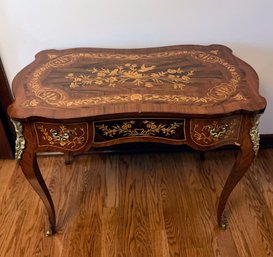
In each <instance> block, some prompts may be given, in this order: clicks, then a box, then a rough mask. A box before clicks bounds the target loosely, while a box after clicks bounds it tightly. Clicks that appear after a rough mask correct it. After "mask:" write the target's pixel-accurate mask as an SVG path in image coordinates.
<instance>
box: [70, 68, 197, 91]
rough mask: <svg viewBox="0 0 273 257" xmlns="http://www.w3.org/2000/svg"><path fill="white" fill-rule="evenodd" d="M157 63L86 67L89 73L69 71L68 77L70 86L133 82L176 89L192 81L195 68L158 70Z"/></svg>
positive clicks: (114, 85)
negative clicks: (109, 67)
mask: <svg viewBox="0 0 273 257" xmlns="http://www.w3.org/2000/svg"><path fill="white" fill-rule="evenodd" d="M156 69H157V67H156V66H155V65H151V66H146V65H145V64H142V65H141V66H139V65H137V64H131V63H126V64H124V65H117V66H116V67H115V68H113V69H108V68H96V67H93V68H91V69H86V71H87V72H88V74H74V73H69V74H68V75H67V76H66V78H68V79H71V80H72V82H71V83H70V85H69V86H70V88H77V87H88V86H96V85H98V86H105V85H107V86H109V87H116V86H117V85H120V86H123V85H125V83H131V84H133V85H135V86H138V87H146V88H151V87H154V86H156V85H157V86H158V85H160V84H161V85H162V84H170V85H172V87H173V88H174V89H183V88H184V87H185V86H186V84H188V83H190V79H191V76H192V75H193V74H194V70H193V69H191V70H189V71H184V70H182V69H181V68H177V69H167V70H163V71H156Z"/></svg>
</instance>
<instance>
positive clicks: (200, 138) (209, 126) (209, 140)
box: [190, 116, 242, 146]
mask: <svg viewBox="0 0 273 257" xmlns="http://www.w3.org/2000/svg"><path fill="white" fill-rule="evenodd" d="M241 123H242V118H241V116H232V117H228V118H222V119H191V121H190V136H191V139H192V141H193V142H194V143H195V144H197V145H199V146H218V145H221V144H224V143H225V144H226V143H238V142H239V137H240V127H241Z"/></svg>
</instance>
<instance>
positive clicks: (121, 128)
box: [93, 118, 186, 146]
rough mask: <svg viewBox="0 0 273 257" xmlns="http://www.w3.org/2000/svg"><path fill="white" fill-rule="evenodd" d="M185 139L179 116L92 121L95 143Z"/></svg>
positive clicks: (178, 140) (170, 141) (180, 140)
mask: <svg viewBox="0 0 273 257" xmlns="http://www.w3.org/2000/svg"><path fill="white" fill-rule="evenodd" d="M185 140H186V136H185V120H184V119H179V118H128V119H127V118H126V119H118V120H117V119H113V120H104V121H96V122H94V123H93V144H95V145H105V146H106V145H111V144H115V143H125V142H136V141H138V142H141V141H147V142H162V143H164V142H165V143H174V144H181V143H183V142H184V141H185Z"/></svg>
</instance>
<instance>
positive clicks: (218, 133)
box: [209, 124, 228, 138]
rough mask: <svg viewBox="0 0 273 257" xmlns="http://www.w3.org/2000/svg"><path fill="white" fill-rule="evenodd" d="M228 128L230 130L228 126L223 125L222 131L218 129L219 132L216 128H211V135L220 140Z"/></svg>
mask: <svg viewBox="0 0 273 257" xmlns="http://www.w3.org/2000/svg"><path fill="white" fill-rule="evenodd" d="M227 128H228V124H223V125H221V126H220V128H219V129H220V130H219V129H218V131H217V128H216V127H214V126H209V133H210V135H211V136H212V137H214V138H220V137H222V136H224V135H225V134H226V133H227Z"/></svg>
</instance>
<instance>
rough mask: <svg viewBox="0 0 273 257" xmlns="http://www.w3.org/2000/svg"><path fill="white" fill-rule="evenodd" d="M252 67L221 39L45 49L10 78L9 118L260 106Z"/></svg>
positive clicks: (216, 110) (263, 103)
mask: <svg viewBox="0 0 273 257" xmlns="http://www.w3.org/2000/svg"><path fill="white" fill-rule="evenodd" d="M258 85H259V82H258V77H257V74H256V72H255V71H254V70H253V69H252V68H251V67H250V66H249V65H248V64H246V63H245V62H243V61H242V60H240V59H239V58H237V57H235V56H234V55H232V51H231V50H230V49H229V48H227V47H225V46H221V45H211V46H193V45H184V46H170V47H159V48H146V49H98V48H76V49H67V50H45V51H42V52H40V53H38V54H37V55H36V59H35V61H34V62H33V63H31V64H30V65H28V66H27V67H26V68H24V69H23V70H22V71H21V72H19V73H18V74H17V76H16V77H15V79H14V81H13V90H14V96H15V101H14V103H13V104H12V105H11V106H10V108H9V114H10V116H11V117H12V118H15V119H24V118H28V117H33V116H39V117H45V118H51V119H72V118H84V117H95V116H96V117H100V116H101V117H105V116H111V115H113V116H114V115H116V114H138V115H142V114H144V115H145V114H148V115H149V114H151V113H153V114H155V113H160V114H166V115H167V114H172V115H173V114H176V115H193V116H194V115H197V116H198V115H218V114H219V115H220V114H221V115H222V114H229V113H234V112H242V111H246V112H262V111H263V110H264V108H265V106H266V101H265V99H264V98H263V97H261V96H260V95H259V93H258Z"/></svg>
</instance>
